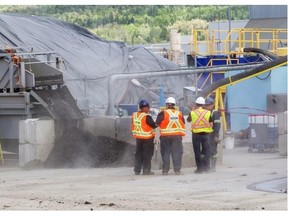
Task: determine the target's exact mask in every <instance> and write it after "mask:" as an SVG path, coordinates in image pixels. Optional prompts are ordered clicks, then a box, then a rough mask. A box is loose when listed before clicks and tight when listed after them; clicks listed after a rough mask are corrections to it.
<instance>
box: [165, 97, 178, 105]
mask: <svg viewBox="0 0 288 216" xmlns="http://www.w3.org/2000/svg"><path fill="white" fill-rule="evenodd" d="M165 103H166V104H176V100H175V98H173V97H168V98H167V99H166V101H165Z"/></svg>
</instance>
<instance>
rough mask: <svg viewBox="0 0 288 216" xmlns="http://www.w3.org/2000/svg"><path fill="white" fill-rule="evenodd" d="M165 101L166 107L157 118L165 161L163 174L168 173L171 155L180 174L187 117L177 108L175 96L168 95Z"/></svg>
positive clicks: (177, 172)
mask: <svg viewBox="0 0 288 216" xmlns="http://www.w3.org/2000/svg"><path fill="white" fill-rule="evenodd" d="M165 103H166V109H165V110H163V111H161V112H160V113H159V114H158V115H157V118H156V124H157V125H158V126H159V129H160V146H161V150H160V151H161V157H162V162H163V165H162V174H163V175H168V172H169V170H170V155H171V156H172V162H173V168H174V174H175V175H180V174H181V167H182V155H183V145H182V137H183V136H185V119H184V118H183V114H182V112H181V111H178V110H176V109H175V105H176V100H175V98H173V97H168V98H167V99H166V101H165Z"/></svg>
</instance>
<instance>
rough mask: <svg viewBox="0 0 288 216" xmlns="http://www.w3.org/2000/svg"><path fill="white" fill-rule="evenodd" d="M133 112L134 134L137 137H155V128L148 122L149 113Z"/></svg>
mask: <svg viewBox="0 0 288 216" xmlns="http://www.w3.org/2000/svg"><path fill="white" fill-rule="evenodd" d="M138 114H139V112H136V113H133V116H132V118H133V119H132V134H133V136H134V137H135V138H139V139H150V138H153V137H154V131H153V128H152V127H150V126H149V125H148V124H147V123H146V117H147V115H148V114H147V113H143V112H142V113H140V115H139V116H138Z"/></svg>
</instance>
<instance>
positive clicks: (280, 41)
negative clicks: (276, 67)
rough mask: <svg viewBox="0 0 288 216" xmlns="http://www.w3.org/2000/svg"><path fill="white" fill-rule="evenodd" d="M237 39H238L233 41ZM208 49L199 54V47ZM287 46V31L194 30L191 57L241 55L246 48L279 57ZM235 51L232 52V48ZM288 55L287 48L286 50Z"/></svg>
mask: <svg viewBox="0 0 288 216" xmlns="http://www.w3.org/2000/svg"><path fill="white" fill-rule="evenodd" d="M220 34H221V35H223V34H224V36H225V35H226V37H225V39H224V40H221V39H220V38H217V35H220ZM233 38H236V39H233ZM200 44H202V45H204V46H205V47H206V50H205V51H204V52H199V49H198V47H199V45H200ZM285 44H287V29H268V28H235V29H232V30H231V31H230V32H229V31H228V30H213V31H211V33H209V30H199V29H196V30H192V32H191V39H190V53H191V55H195V54H196V55H200V56H201V55H204V56H205V55H233V54H237V55H241V54H243V49H244V48H245V47H250V48H259V49H263V47H265V48H264V49H265V50H268V51H270V52H273V53H275V54H276V55H277V53H279V52H280V53H281V55H283V53H282V52H283V51H282V49H284V47H285ZM232 45H233V46H234V47H235V50H230V49H231V46H232ZM286 54H287V48H286Z"/></svg>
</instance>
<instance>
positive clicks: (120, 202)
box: [0, 147, 287, 214]
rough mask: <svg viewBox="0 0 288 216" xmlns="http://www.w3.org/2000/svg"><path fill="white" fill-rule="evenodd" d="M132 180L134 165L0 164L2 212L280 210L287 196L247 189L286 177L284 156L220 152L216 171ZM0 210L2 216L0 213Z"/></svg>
mask: <svg viewBox="0 0 288 216" xmlns="http://www.w3.org/2000/svg"><path fill="white" fill-rule="evenodd" d="M194 170H195V167H191V168H183V169H182V175H179V176H177V175H174V174H173V172H172V171H171V170H170V173H169V175H168V176H162V174H161V170H154V171H155V175H154V176H143V175H139V176H135V175H133V168H132V167H120V168H89V169H88V168H82V169H32V170H25V169H22V168H20V167H17V166H7V165H4V166H3V165H2V166H1V165H0V191H1V192H0V209H1V211H2V213H3V210H4V212H5V211H10V210H84V211H98V210H102V211H103V210H112V211H115V210H116V211H117V210H192V211H196V210H222V211H223V210H257V211H265V210H282V211H287V192H286V193H275V192H267V191H259V190H251V189H248V188H247V186H248V185H251V184H253V183H257V182H261V181H266V180H272V179H278V178H283V177H286V179H287V157H283V156H280V155H279V154H278V153H258V152H252V153H248V151H247V147H237V148H234V149H231V150H230V149H223V164H222V165H220V166H218V167H217V172H215V173H207V174H194V173H193V171H194ZM1 211H0V214H1Z"/></svg>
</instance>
